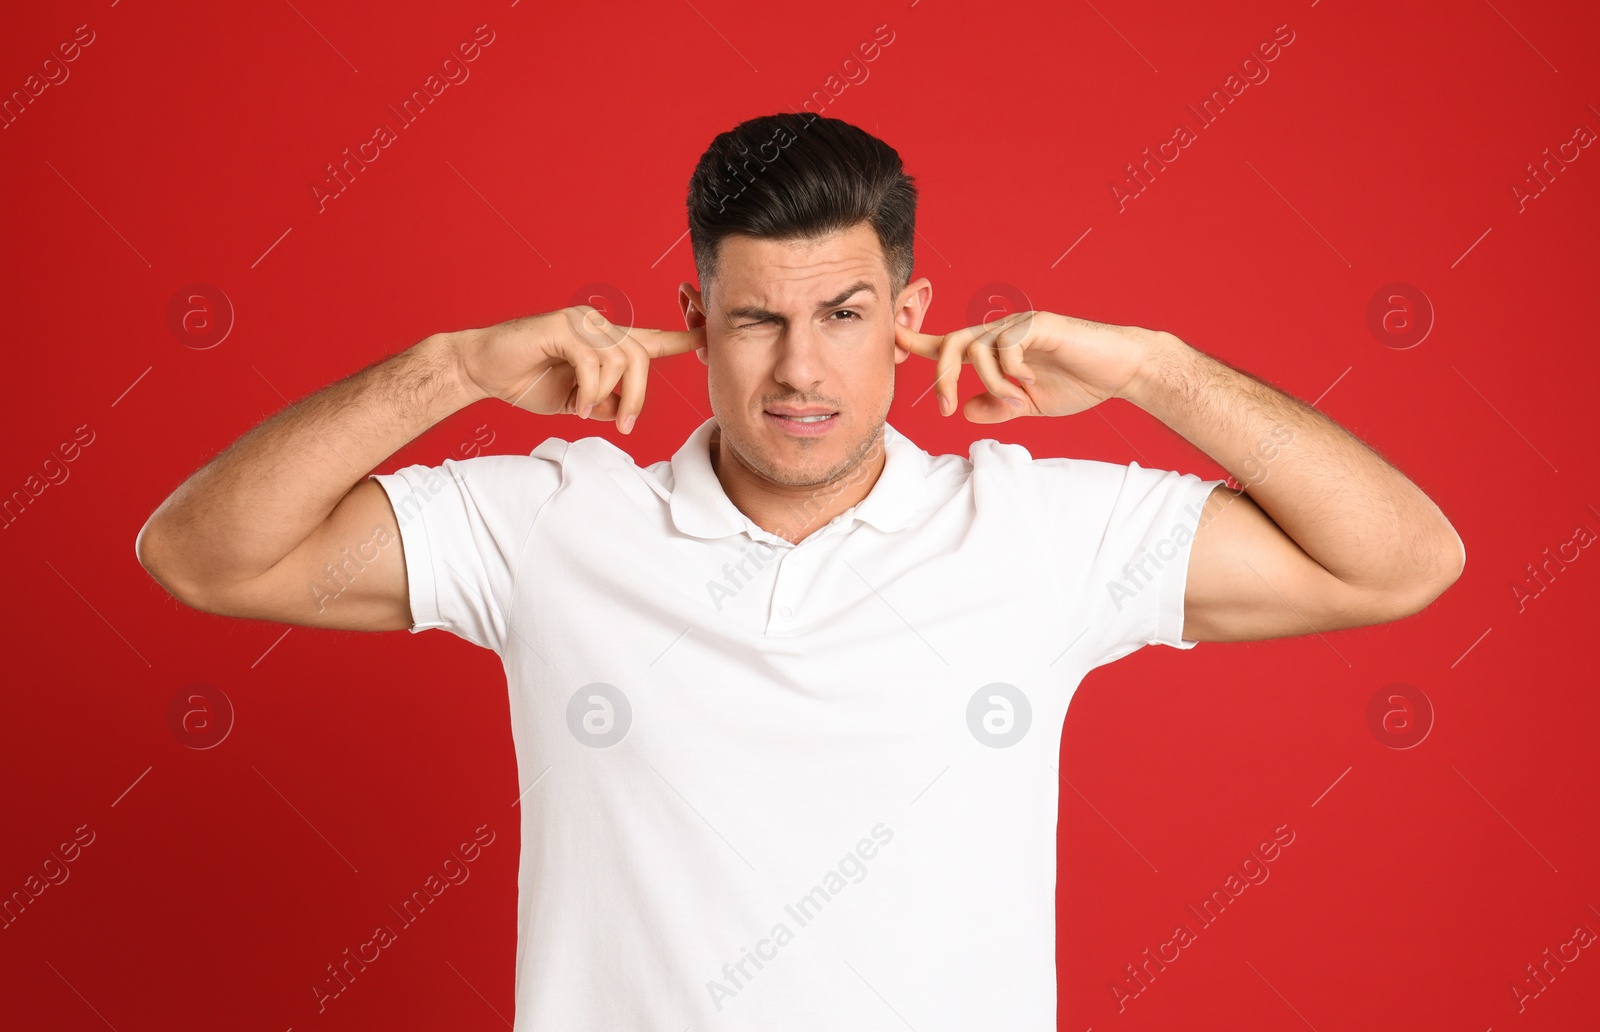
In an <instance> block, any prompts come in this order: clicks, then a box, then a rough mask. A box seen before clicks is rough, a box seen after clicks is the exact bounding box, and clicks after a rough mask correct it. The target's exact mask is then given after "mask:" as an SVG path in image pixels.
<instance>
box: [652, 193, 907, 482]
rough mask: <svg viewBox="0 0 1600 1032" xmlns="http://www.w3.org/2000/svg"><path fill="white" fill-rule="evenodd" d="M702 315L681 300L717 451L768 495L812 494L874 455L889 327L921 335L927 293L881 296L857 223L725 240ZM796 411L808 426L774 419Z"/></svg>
mask: <svg viewBox="0 0 1600 1032" xmlns="http://www.w3.org/2000/svg"><path fill="white" fill-rule="evenodd" d="M718 254H719V257H720V262H719V263H718V267H717V278H716V280H715V281H714V283H713V284H712V286H711V290H710V297H709V299H708V300H709V303H710V307H709V309H708V308H707V307H706V300H707V299H705V298H703V296H702V294H701V293H700V291H697V290H695V289H694V288H693V287H691V286H690V285H689V284H684V285H683V287H682V288H680V301H681V302H682V304H683V306H684V315H685V318H686V320H687V321H688V324H689V326H690V327H691V328H692V327H694V326H696V325H699V324H700V323H701V322H702V321H703V322H704V323H705V326H706V346H705V347H704V348H702V349H701V350H700V351H699V355H700V360H701V361H702V362H704V363H705V364H706V366H707V367H708V373H707V386H708V388H709V391H710V395H711V411H712V414H713V415H714V416H715V417H716V419H717V423H718V425H719V427H720V429H721V433H722V447H723V449H724V450H725V451H726V450H727V449H730V448H731V450H732V452H733V456H734V459H735V460H736V461H737V462H738V464H739V465H741V466H742V467H744V468H745V470H747V471H748V472H749V473H750V474H753V475H754V478H755V479H756V480H758V481H765V482H768V484H769V486H779V485H781V487H789V488H814V487H818V486H821V485H825V484H829V483H831V482H833V481H836V480H839V479H841V478H844V477H848V476H850V475H851V474H852V473H853V472H854V471H855V470H856V468H857V467H859V466H860V465H861V464H862V462H864V461H865V460H867V459H868V458H869V457H870V456H871V455H872V453H873V449H874V445H875V444H876V442H877V441H878V439H879V435H880V434H881V433H882V428H883V424H884V420H885V419H886V418H887V417H888V414H889V403H890V401H891V400H892V399H893V396H894V371H895V366H897V365H898V364H900V363H901V362H903V361H905V360H906V359H907V358H908V357H909V352H907V351H904V350H903V349H901V348H900V347H899V346H898V345H897V344H896V343H895V332H894V324H895V322H896V321H898V322H900V323H901V324H903V325H905V326H908V327H909V328H911V329H920V328H921V324H922V317H923V313H924V312H925V311H926V308H927V304H928V301H929V300H930V299H931V297H932V290H933V288H932V285H931V284H930V283H929V282H928V281H927V280H926V279H922V280H917V281H915V282H913V283H911V284H910V285H908V286H907V287H906V288H905V289H904V290H902V291H901V292H900V296H899V297H891V296H890V295H889V289H890V284H889V273H888V269H887V268H886V267H885V264H884V258H883V251H882V248H881V247H880V245H879V243H878V236H877V233H876V232H874V231H873V229H872V226H871V225H870V224H869V223H866V222H863V223H860V224H858V225H856V226H854V227H852V228H851V229H849V230H846V231H842V232H839V233H835V234H833V235H831V236H827V237H819V238H809V239H804V240H761V239H757V238H755V237H750V236H745V235H742V234H738V235H733V236H729V237H725V238H724V239H723V240H722V242H721V244H720V247H719V251H718ZM804 410H815V414H818V415H826V416H827V418H825V419H823V420H821V421H818V422H809V423H806V422H799V421H796V420H793V419H791V418H785V416H783V415H780V413H784V412H787V413H789V414H790V415H791V416H792V415H794V414H795V413H797V412H800V411H804Z"/></svg>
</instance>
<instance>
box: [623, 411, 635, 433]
mask: <svg viewBox="0 0 1600 1032" xmlns="http://www.w3.org/2000/svg"><path fill="white" fill-rule="evenodd" d="M621 427H622V432H623V433H625V434H626V433H630V432H632V430H633V413H632V412H630V413H628V414H627V415H625V416H623V417H622V424H621Z"/></svg>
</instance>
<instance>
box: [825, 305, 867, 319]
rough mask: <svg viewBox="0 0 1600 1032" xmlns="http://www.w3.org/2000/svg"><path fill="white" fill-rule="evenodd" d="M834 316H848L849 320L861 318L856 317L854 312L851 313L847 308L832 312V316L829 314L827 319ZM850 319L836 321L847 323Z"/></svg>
mask: <svg viewBox="0 0 1600 1032" xmlns="http://www.w3.org/2000/svg"><path fill="white" fill-rule="evenodd" d="M835 315H848V316H849V317H850V319H860V318H861V316H859V315H857V314H856V313H855V312H852V311H851V310H850V309H848V308H841V309H839V310H838V311H837V312H833V313H832V314H830V315H829V316H828V318H830V319H832V318H833V316H835ZM850 319H840V320H838V321H839V322H849V321H850Z"/></svg>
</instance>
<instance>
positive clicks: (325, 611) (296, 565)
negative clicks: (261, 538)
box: [199, 478, 412, 631]
mask: <svg viewBox="0 0 1600 1032" xmlns="http://www.w3.org/2000/svg"><path fill="white" fill-rule="evenodd" d="M407 586H408V585H407V579H406V566H405V557H404V555H403V554H402V549H401V543H400V529H399V525H398V523H397V521H396V519H395V513H394V509H393V507H392V506H391V505H390V503H389V498H388V495H387V494H386V493H385V492H384V490H383V488H382V487H381V486H380V485H379V484H378V482H377V481H375V480H372V479H369V478H363V479H362V480H361V482H360V483H358V484H356V485H355V486H354V487H352V488H351V489H350V491H349V492H348V493H347V494H346V495H345V496H344V497H343V498H342V499H340V500H339V503H338V504H337V505H335V506H334V508H333V511H332V512H330V513H329V514H328V517H327V519H325V520H323V521H322V523H321V524H319V525H318V527H317V528H316V530H314V531H312V532H311V534H310V535H309V536H308V537H307V538H306V539H305V540H304V541H302V542H301V543H300V544H299V545H298V546H296V547H295V549H294V550H293V551H291V552H290V553H289V554H288V555H286V556H284V557H283V559H281V560H279V562H278V563H277V564H276V565H275V566H273V567H272V569H270V570H268V571H267V572H266V573H264V574H261V575H260V576H258V577H255V578H252V579H251V580H249V581H246V582H245V583H243V584H240V585H237V586H235V587H233V588H231V589H229V590H228V591H227V592H225V593H223V594H222V595H221V596H220V597H217V598H214V599H209V600H206V601H205V604H203V605H201V606H200V607H199V608H201V609H204V610H206V611H207V612H212V613H218V614H220V615H223V616H235V617H242V618H245V619H253V620H270V621H273V622H276V623H287V624H298V625H300V626H304V627H326V628H331V629H337V630H351V631H403V630H407V629H409V628H410V627H411V626H412V616H411V603H410V598H409V594H408V591H407Z"/></svg>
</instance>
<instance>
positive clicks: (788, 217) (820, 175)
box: [688, 113, 917, 294]
mask: <svg viewBox="0 0 1600 1032" xmlns="http://www.w3.org/2000/svg"><path fill="white" fill-rule="evenodd" d="M688 206H689V245H690V247H691V248H692V250H693V252H694V264H695V271H696V272H697V273H698V275H699V277H700V287H701V290H702V291H703V292H704V293H706V294H709V293H710V291H711V283H712V281H713V280H714V279H715V278H716V273H717V257H718V255H717V248H718V245H719V244H720V243H721V241H722V238H723V237H725V236H727V235H728V234H730V233H744V234H747V235H749V236H753V237H759V238H764V239H770V240H794V239H803V238H807V237H818V236H826V235H828V234H830V233H833V232H835V231H837V230H845V229H849V228H851V227H852V226H855V225H858V224H860V223H862V222H868V223H870V224H871V225H872V228H873V230H874V231H875V232H876V233H877V234H878V244H879V246H880V247H882V248H883V254H884V263H885V265H886V266H887V268H888V272H889V285H890V290H891V293H892V294H898V293H899V292H900V291H901V290H903V289H905V286H906V284H907V283H909V282H911V270H912V265H913V247H912V245H913V242H914V237H915V231H916V221H917V188H916V185H915V182H914V180H913V178H912V177H911V176H909V175H907V174H906V173H905V171H904V170H903V168H902V165H901V163H900V155H899V154H898V153H896V152H895V149H894V148H893V147H891V146H889V145H888V144H887V143H884V142H883V141H882V140H880V139H878V138H877V137H876V136H873V135H872V134H871V133H868V132H865V131H863V130H861V129H858V128H857V127H855V126H853V125H851V124H850V123H849V122H844V121H841V120H839V119H837V118H825V117H823V116H821V115H814V114H809V113H806V114H792V113H783V114H776V115H761V116H759V117H757V118H752V119H749V120H747V121H744V122H740V123H739V124H738V125H736V126H734V127H733V128H732V129H730V130H728V131H727V132H724V133H721V134H719V135H718V136H717V138H716V139H714V140H712V141H711V146H709V147H707V148H706V151H705V153H704V154H702V155H701V156H700V161H699V163H698V164H697V165H695V169H694V174H693V175H691V176H690V177H689V201H688Z"/></svg>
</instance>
